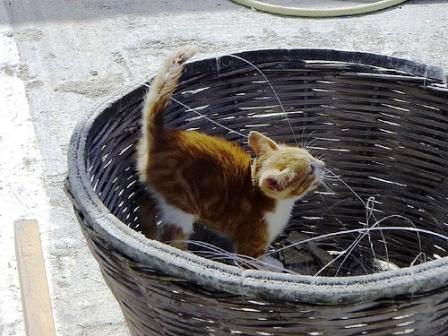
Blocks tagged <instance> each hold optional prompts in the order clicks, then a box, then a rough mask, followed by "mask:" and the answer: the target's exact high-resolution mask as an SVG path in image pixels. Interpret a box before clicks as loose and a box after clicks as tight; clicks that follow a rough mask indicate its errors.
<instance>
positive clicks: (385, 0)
mask: <svg viewBox="0 0 448 336" xmlns="http://www.w3.org/2000/svg"><path fill="white" fill-rule="evenodd" d="M232 1H233V2H236V3H238V4H240V5H243V6H247V7H251V8H255V9H257V10H259V11H262V12H266V13H271V14H280V15H287V16H304V17H332V16H349V15H359V14H367V13H371V12H375V11H379V10H382V9H386V8H389V7H392V6H396V5H399V4H401V3H403V2H405V1H407V0H381V1H377V2H375V3H371V4H366V5H359V6H353V7H342V8H326V9H318V8H299V7H287V6H280V5H273V4H269V3H265V2H260V1H257V0H232Z"/></svg>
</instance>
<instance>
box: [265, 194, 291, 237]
mask: <svg viewBox="0 0 448 336" xmlns="http://www.w3.org/2000/svg"><path fill="white" fill-rule="evenodd" d="M294 202H295V199H287V200H281V201H277V204H276V205H275V208H274V211H272V212H267V213H266V214H265V215H264V218H265V220H266V222H267V224H268V232H269V242H272V241H273V240H274V239H275V238H277V236H278V235H279V234H280V233H281V232H282V231H283V229H284V228H285V226H286V224H288V220H289V217H290V216H291V210H292V207H293V206H294Z"/></svg>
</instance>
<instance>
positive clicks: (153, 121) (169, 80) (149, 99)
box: [143, 47, 197, 149]
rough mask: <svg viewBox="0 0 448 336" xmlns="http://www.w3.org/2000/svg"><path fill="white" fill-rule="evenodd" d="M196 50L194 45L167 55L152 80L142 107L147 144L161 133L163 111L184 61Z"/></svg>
mask: <svg viewBox="0 0 448 336" xmlns="http://www.w3.org/2000/svg"><path fill="white" fill-rule="evenodd" d="M196 52H197V49H196V48H195V47H183V48H180V49H178V50H177V51H175V52H174V53H173V54H172V55H170V56H168V58H167V59H166V60H165V62H164V63H163V65H162V67H161V68H160V70H159V72H158V74H157V75H156V77H155V78H154V80H153V81H152V83H151V87H150V89H149V91H148V93H147V94H146V98H145V103H144V107H143V137H144V139H145V140H146V141H147V145H148V146H150V145H151V144H152V142H153V140H154V139H155V138H156V137H157V136H158V135H160V134H161V133H163V130H164V122H163V112H164V111H165V108H166V107H167V105H168V103H169V101H170V99H171V96H172V94H173V92H174V90H175V89H176V87H177V84H178V82H179V78H180V76H181V75H182V71H183V69H184V63H185V62H186V61H187V60H188V59H190V58H191V57H193V55H194V54H195V53H196ZM148 149H149V148H148Z"/></svg>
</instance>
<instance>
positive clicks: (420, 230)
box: [263, 215, 448, 257]
mask: <svg viewBox="0 0 448 336" xmlns="http://www.w3.org/2000/svg"><path fill="white" fill-rule="evenodd" d="M391 217H402V218H403V219H407V218H406V217H404V216H400V215H391V216H388V217H385V218H383V219H381V220H380V221H381V222H382V221H384V220H386V219H388V218H391ZM407 220H409V219H407ZM400 230H403V231H410V232H416V233H417V232H418V233H426V234H428V235H431V236H434V237H438V238H441V239H444V240H446V241H448V236H445V235H442V234H440V233H437V232H433V231H430V230H426V229H419V228H416V227H405V226H387V227H386V226H385V227H370V228H359V229H350V230H344V231H338V232H332V233H327V234H324V235H320V236H316V237H311V238H307V239H304V240H301V241H297V242H294V243H293V244H289V245H287V246H283V247H281V248H278V249H276V250H273V251H271V252H268V253H266V254H264V255H263V257H267V256H269V255H271V254H274V253H278V252H280V251H283V250H286V249H288V248H291V247H296V246H299V245H302V244H306V243H309V242H313V241H319V240H322V239H327V238H332V237H337V236H340V235H345V234H350V233H364V232H367V231H368V232H370V231H380V232H381V231H400Z"/></svg>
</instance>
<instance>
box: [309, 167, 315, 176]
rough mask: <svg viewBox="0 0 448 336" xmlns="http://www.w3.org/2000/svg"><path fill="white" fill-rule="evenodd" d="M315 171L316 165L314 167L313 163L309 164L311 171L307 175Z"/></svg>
mask: <svg viewBox="0 0 448 336" xmlns="http://www.w3.org/2000/svg"><path fill="white" fill-rule="evenodd" d="M315 171H316V167H314V165H311V171H310V172H309V174H308V175H312V174H314V172H315Z"/></svg>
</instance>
